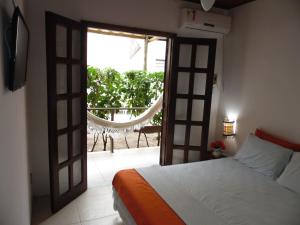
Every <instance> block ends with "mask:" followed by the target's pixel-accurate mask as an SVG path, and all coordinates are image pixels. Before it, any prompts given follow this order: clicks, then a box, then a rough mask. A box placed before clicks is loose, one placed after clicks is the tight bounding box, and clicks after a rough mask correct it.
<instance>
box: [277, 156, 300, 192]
mask: <svg viewBox="0 0 300 225" xmlns="http://www.w3.org/2000/svg"><path fill="white" fill-rule="evenodd" d="M277 182H278V183H279V184H280V185H282V186H284V187H287V188H289V189H291V190H293V191H295V192H297V193H299V194H300V152H295V153H294V154H293V157H292V159H291V161H290V163H289V164H288V165H287V167H286V168H285V170H284V171H283V173H282V174H281V175H280V177H278V179H277Z"/></svg>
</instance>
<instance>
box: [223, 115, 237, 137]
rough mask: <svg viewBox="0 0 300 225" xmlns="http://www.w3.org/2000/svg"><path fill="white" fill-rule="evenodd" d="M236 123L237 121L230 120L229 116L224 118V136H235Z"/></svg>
mask: <svg viewBox="0 0 300 225" xmlns="http://www.w3.org/2000/svg"><path fill="white" fill-rule="evenodd" d="M235 123H236V121H230V120H229V119H228V118H225V119H224V121H223V136H225V137H231V136H235Z"/></svg>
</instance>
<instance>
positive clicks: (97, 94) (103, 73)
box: [87, 66, 123, 119]
mask: <svg viewBox="0 0 300 225" xmlns="http://www.w3.org/2000/svg"><path fill="white" fill-rule="evenodd" d="M122 87H123V79H122V77H121V74H120V73H119V72H118V71H116V70H114V69H112V68H106V69H103V70H100V69H98V68H94V67H91V66H88V81H87V88H88V95H87V102H88V107H90V108H104V107H121V106H122V93H121V92H120V90H121V89H122ZM93 113H94V114H95V115H97V116H99V117H101V118H104V119H108V116H107V112H104V111H103V110H96V111H94V112H93Z"/></svg>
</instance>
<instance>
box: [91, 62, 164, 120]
mask: <svg viewBox="0 0 300 225" xmlns="http://www.w3.org/2000/svg"><path fill="white" fill-rule="evenodd" d="M88 76H89V77H88V84H87V87H88V97H87V101H88V107H90V108H103V107H121V106H124V107H129V108H131V107H150V106H151V104H152V103H153V102H154V101H155V100H156V99H157V98H158V97H159V96H160V94H161V93H162V92H163V79H164V73H163V72H155V73H148V72H146V71H141V70H132V71H128V72H125V73H124V74H120V73H119V72H117V71H116V70H114V69H112V68H106V69H103V70H101V69H98V68H95V67H91V66H88ZM94 113H95V114H96V115H97V116H99V117H101V118H104V119H108V116H107V112H103V110H101V111H100V110H99V111H95V112H94ZM131 113H132V114H133V115H135V116H137V115H138V114H140V113H141V111H139V110H136V111H132V112H131ZM161 120H162V113H161V112H159V113H157V114H156V115H155V116H154V118H153V120H152V121H151V123H152V124H156V125H160V124H161Z"/></svg>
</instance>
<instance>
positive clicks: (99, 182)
mask: <svg viewBox="0 0 300 225" xmlns="http://www.w3.org/2000/svg"><path fill="white" fill-rule="evenodd" d="M87 163H88V165H87V167H88V168H87V169H88V190H87V191H86V192H85V193H83V194H82V195H80V196H79V197H78V198H77V199H75V200H74V201H73V202H71V203H70V204H68V205H67V206H66V207H64V208H63V209H61V210H60V211H59V212H57V213H56V214H53V215H52V216H50V217H49V218H48V219H46V220H44V221H43V222H42V223H36V224H40V225H123V223H122V220H121V218H120V217H119V215H118V213H117V212H116V211H114V209H113V199H112V185H111V182H112V179H113V177H114V175H115V173H117V172H118V171H119V170H122V169H129V168H139V167H145V166H152V165H158V163H159V148H157V147H154V148H139V149H125V150H116V151H115V153H111V152H109V151H107V152H94V153H88V162H87ZM43 202H44V200H43V201H40V202H39V203H38V204H37V207H38V208H42V207H41V204H42V203H43ZM45 202H47V201H45ZM47 209H48V210H47ZM34 211H37V212H35V213H38V210H34ZM40 211H41V210H40ZM43 211H44V212H42V211H41V212H40V215H34V217H36V218H37V219H39V218H46V217H45V216H44V215H43V214H45V212H46V213H48V214H50V209H49V200H48V205H47V206H46V210H45V209H43ZM39 221H40V220H39Z"/></svg>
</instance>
